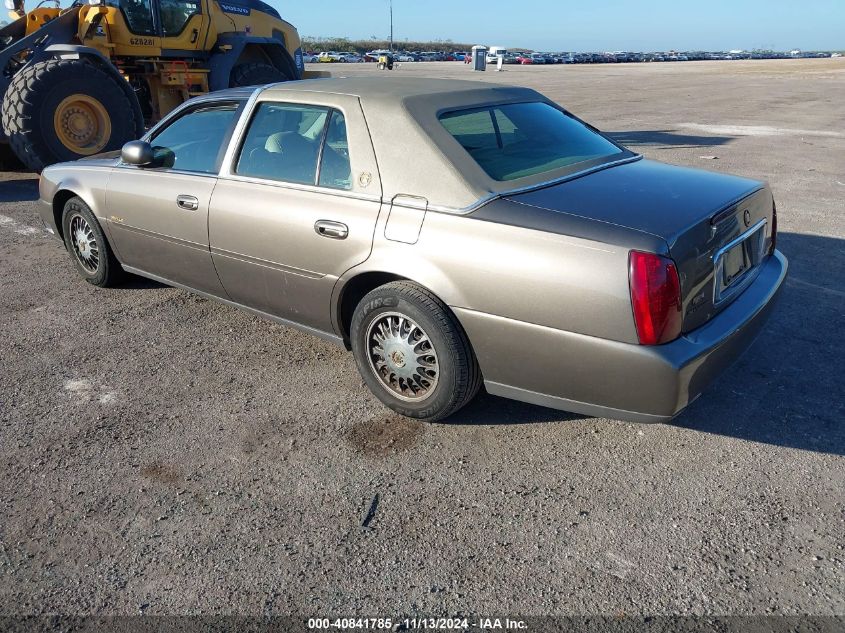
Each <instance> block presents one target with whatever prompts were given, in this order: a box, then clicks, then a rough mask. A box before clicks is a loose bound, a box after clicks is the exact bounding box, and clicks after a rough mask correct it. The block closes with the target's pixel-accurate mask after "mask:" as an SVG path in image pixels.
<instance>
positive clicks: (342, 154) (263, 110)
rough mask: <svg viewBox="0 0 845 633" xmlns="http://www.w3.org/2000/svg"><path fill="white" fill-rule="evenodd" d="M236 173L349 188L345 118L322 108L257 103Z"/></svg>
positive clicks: (338, 113)
mask: <svg viewBox="0 0 845 633" xmlns="http://www.w3.org/2000/svg"><path fill="white" fill-rule="evenodd" d="M235 173H237V174H238V175H241V176H250V177H253V178H266V179H268V180H277V181H281V182H290V183H297V184H305V185H318V184H319V185H320V186H323V187H331V188H339V189H349V188H350V187H351V181H350V175H349V174H350V170H349V147H348V143H347V141H346V125H345V119H344V118H343V114H341V113H340V112H339V111H337V110H333V109H331V108H328V107H325V106H306V105H298V104H288V103H269V102H265V103H262V104H260V105H259V107H258V109H257V111H256V113H255V116H254V117H253V120H252V122H251V123H250V126H249V130H248V131H247V134H246V138H245V139H244V142H243V146H242V147H241V152H240V156H239V158H238V162H237V166H236V168H235ZM318 174H319V176H318Z"/></svg>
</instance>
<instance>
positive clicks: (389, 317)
mask: <svg viewBox="0 0 845 633" xmlns="http://www.w3.org/2000/svg"><path fill="white" fill-rule="evenodd" d="M351 338H352V351H353V354H354V356H355V362H356V364H357V365H358V371H359V372H360V373H361V375H362V376H363V378H364V381H365V382H366V383H367V386H368V387H369V388H370V391H372V392H373V393H374V394H375V395H376V397H378V399H379V400H381V401H382V402H383V403H384V404H385V405H387V406H388V407H390V408H391V409H393V410H394V411H396V412H397V413H400V414H402V415H405V416H408V417H412V418H418V419H421V420H427V421H430V422H434V421H437V420H442V419H443V418H446V417H448V416H449V415H451V414H453V413H455V412H456V411H457V410H458V409H460V408H461V407H463V406H464V405H466V404H467V403H468V402H469V401H470V400H472V399H473V397H474V396H475V394H476V393H477V392H478V389H479V387H480V386H481V371H480V369H479V367H478V362H477V361H476V359H475V354H474V353H473V351H472V348H471V346H470V343H469V340H468V339H467V336H466V334H465V333H464V331H463V328H462V327H461V325H460V323H459V322H458V320H457V319H456V318H455V317H454V315H453V314H452V313H451V312H450V311H449V309H448V308H447V307H446V305H445V304H443V302H442V301H440V299H438V298H437V297H436V296H435V295H433V294H432V293H430V292H429V291H428V290H426V289H425V288H423V287H421V286H419V285H417V284H414V283H411V282H406V281H397V282H392V283H389V284H385V285H384V286H380V287H378V288H376V289H375V290H373V291H372V292H370V293H369V294H367V295H366V296H365V297H364V298H363V299H362V300H361V301H360V303H359V304H358V306H357V308H356V309H355V313H354V315H353V317H352V327H351Z"/></svg>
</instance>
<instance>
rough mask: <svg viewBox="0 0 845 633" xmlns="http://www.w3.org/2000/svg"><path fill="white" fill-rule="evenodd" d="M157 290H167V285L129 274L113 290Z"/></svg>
mask: <svg viewBox="0 0 845 633" xmlns="http://www.w3.org/2000/svg"><path fill="white" fill-rule="evenodd" d="M159 288H169V286H168V285H167V284H163V283H161V282H158V281H154V280H152V279H147V278H146V277H140V276H139V275H133V274H130V273H127V274H126V279H125V281H123V283H121V284H120V285H119V286H115V287H114V289H115V290H155V289H159Z"/></svg>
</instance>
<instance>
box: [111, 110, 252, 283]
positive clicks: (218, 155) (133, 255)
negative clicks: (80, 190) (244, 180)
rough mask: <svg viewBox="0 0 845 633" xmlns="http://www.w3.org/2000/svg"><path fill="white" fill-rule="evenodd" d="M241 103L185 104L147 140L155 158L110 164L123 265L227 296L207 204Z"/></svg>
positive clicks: (113, 223) (113, 211) (115, 232)
mask: <svg viewBox="0 0 845 633" xmlns="http://www.w3.org/2000/svg"><path fill="white" fill-rule="evenodd" d="M240 105H241V104H240V102H237V101H229V102H211V103H206V104H203V105H198V106H196V107H194V108H192V109H190V110H188V111H186V112H185V113H183V114H182V115H181V116H178V117H177V118H175V119H174V120H173V121H172V122H170V123H169V124H167V125H166V126H165V127H164V128H163V129H161V130H159V131H157V132H156V134H155V136H154V137H153V138H152V139H151V141H150V142H151V144H152V145H153V148H154V152H155V155H156V162H155V163H154V164H153V165H151V166H149V167H136V166H132V165H120V166H118V167H116V168H115V169H114V171H113V172H112V175H111V177H110V179H109V183H108V188H107V190H106V208H107V209H108V216H109V217H108V222H109V229H110V232H111V236H112V241H113V242H114V247H115V249H116V251H117V253H118V255H119V256H120V259H121V262H122V263H123V264H124V265H125V266H129V267H130V268H135V269H138V270H140V271H143V272H145V273H147V274H152V275H154V276H156V277H160V278H162V279H164V280H167V281H171V282H174V283H177V284H183V285H185V286H189V287H191V288H195V289H197V290H200V291H203V292H208V293H211V294H214V295H218V296H225V291H224V290H223V287H222V285H221V284H220V280H219V278H218V277H217V273H216V271H215V270H214V264H213V262H212V261H211V253H210V251H209V245H208V207H209V202H210V200H211V193H212V191H213V190H214V185H215V182H216V180H217V173H218V171H219V167H220V162H221V160H222V155H223V154H224V153H225V149H226V144H227V142H228V139H229V138H231V131H232V129H233V127H234V124H235V122H236V119H237V114H238V108H239V107H240Z"/></svg>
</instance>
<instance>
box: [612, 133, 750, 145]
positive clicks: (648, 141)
mask: <svg viewBox="0 0 845 633" xmlns="http://www.w3.org/2000/svg"><path fill="white" fill-rule="evenodd" d="M605 134H607V135H608V136H609V137H610V138H612V139H613V140H614V141H616V142H617V143H620V144H621V145H625V146H626V147H627V146H631V147H637V146H640V147H642V146H649V147H716V146H718V145H725V144H727V143H730V142H731V141H732V140H734V138H735V137H733V136H699V135H691V134H678V133H677V132H676V131H675V130H631V131H627V132H605Z"/></svg>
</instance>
